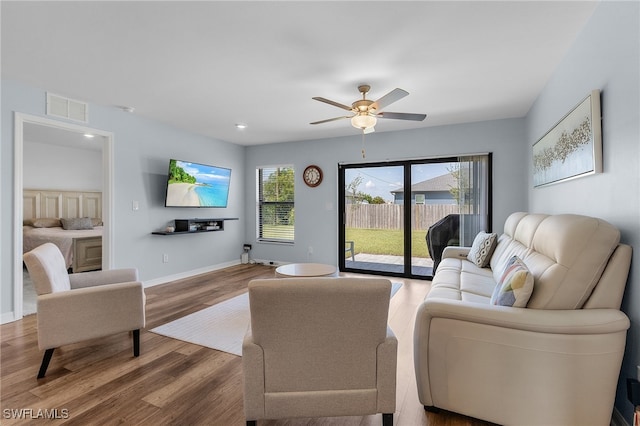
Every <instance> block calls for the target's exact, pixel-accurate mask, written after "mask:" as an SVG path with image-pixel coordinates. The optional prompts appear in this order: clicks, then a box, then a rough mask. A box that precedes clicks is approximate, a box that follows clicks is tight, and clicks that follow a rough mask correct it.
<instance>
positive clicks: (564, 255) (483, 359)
mask: <svg viewBox="0 0 640 426" xmlns="http://www.w3.org/2000/svg"><path fill="white" fill-rule="evenodd" d="M619 240H620V233H619V231H618V230H617V229H616V228H614V227H613V226H612V225H611V224H609V223H607V222H605V221H603V220H600V219H596V218H591V217H586V216H579V215H544V214H527V213H513V214H512V215H510V216H509V218H508V219H507V221H506V222H505V225H504V233H503V234H502V235H500V236H499V237H498V238H497V246H496V248H495V251H494V252H493V255H492V256H491V259H490V263H489V265H488V267H484V268H481V267H478V266H476V264H475V263H473V262H471V261H469V260H468V259H467V254H468V252H469V248H462V247H447V248H446V249H445V252H444V253H443V259H442V261H441V263H440V266H439V267H438V270H437V273H436V274H435V276H434V278H433V282H432V288H431V291H430V292H429V294H428V295H427V296H426V298H425V300H424V301H423V303H422V304H421V305H420V307H419V308H418V312H417V315H416V320H415V329H414V362H415V374H416V380H417V385H418V395H419V399H420V402H421V403H422V404H423V405H424V406H425V409H427V410H431V409H434V411H437V409H444V410H448V411H454V412H457V413H461V414H464V415H468V416H471V417H476V418H480V419H483V420H487V421H490V422H494V423H499V424H519V425H523V424H527V425H536V424H537V425H570V424H571V425H577V424H580V425H608V424H609V423H610V420H611V414H612V410H613V404H614V399H615V394H616V385H617V381H618V375H619V373H620V366H621V362H622V357H623V354H624V347H625V340H626V331H627V329H628V328H629V325H630V324H629V319H628V318H627V316H626V315H625V314H624V313H623V312H621V311H620V304H621V301H622V296H623V293H624V288H625V285H626V281H627V275H628V273H629V267H630V262H631V247H629V246H628V245H624V244H620V243H619ZM513 255H517V256H518V257H520V258H521V259H522V261H523V262H524V264H525V265H526V267H527V268H528V269H529V270H530V272H531V274H532V275H533V278H534V280H533V281H534V287H533V293H532V294H531V297H530V298H529V300H528V303H527V304H526V307H523V308H516V307H510V306H497V305H494V304H492V303H491V296H492V293H493V291H494V288H495V287H496V282H498V281H499V280H500V277H501V274H502V273H503V271H504V269H505V265H506V264H507V262H508V261H509V259H510V258H511V257H512V256H513Z"/></svg>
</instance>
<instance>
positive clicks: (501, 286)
mask: <svg viewBox="0 0 640 426" xmlns="http://www.w3.org/2000/svg"><path fill="white" fill-rule="evenodd" d="M531 293H533V275H531V272H530V271H529V269H528V268H527V265H525V264H524V262H523V261H522V260H521V259H520V258H519V257H518V256H513V257H512V258H511V259H509V261H508V262H507V265H506V266H505V268H504V272H503V273H502V276H501V277H500V281H498V283H497V284H496V287H495V289H494V290H493V294H492V295H491V304H492V305H500V306H513V307H515V308H526V307H527V302H528V301H529V297H531Z"/></svg>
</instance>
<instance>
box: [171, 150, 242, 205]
mask: <svg viewBox="0 0 640 426" xmlns="http://www.w3.org/2000/svg"><path fill="white" fill-rule="evenodd" d="M230 178H231V170H230V169H225V168H222V167H215V166H207V165H204V164H197V163H189V162H186V161H180V160H171V161H170V163H169V182H168V184H167V202H166V205H167V206H169V207H226V206H227V198H228V196H229V181H230Z"/></svg>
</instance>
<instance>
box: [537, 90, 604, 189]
mask: <svg viewBox="0 0 640 426" xmlns="http://www.w3.org/2000/svg"><path fill="white" fill-rule="evenodd" d="M600 118H601V115H600V91H599V90H594V91H592V92H591V93H590V94H589V96H587V97H586V98H585V99H583V100H582V101H581V102H580V103H579V104H578V105H577V106H576V107H575V108H573V109H572V110H571V111H570V112H569V113H568V114H567V115H565V116H564V117H563V118H562V119H561V120H560V121H559V122H558V123H557V124H556V125H555V126H553V128H551V130H549V131H548V132H547V133H546V134H545V135H544V136H543V137H542V138H540V140H538V142H536V143H535V144H534V145H533V186H534V187H540V186H544V185H549V184H553V183H558V182H562V181H565V180H568V179H574V178H578V177H582V176H587V175H591V174H594V173H602V127H601V119H600Z"/></svg>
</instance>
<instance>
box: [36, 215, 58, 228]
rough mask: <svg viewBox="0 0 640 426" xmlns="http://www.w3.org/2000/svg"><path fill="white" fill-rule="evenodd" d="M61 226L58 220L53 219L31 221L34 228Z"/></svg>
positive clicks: (45, 218)
mask: <svg viewBox="0 0 640 426" xmlns="http://www.w3.org/2000/svg"><path fill="white" fill-rule="evenodd" d="M61 226H62V223H61V222H60V219H57V218H54V217H43V218H40V219H35V220H34V221H33V227H34V228H59V227H61Z"/></svg>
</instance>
